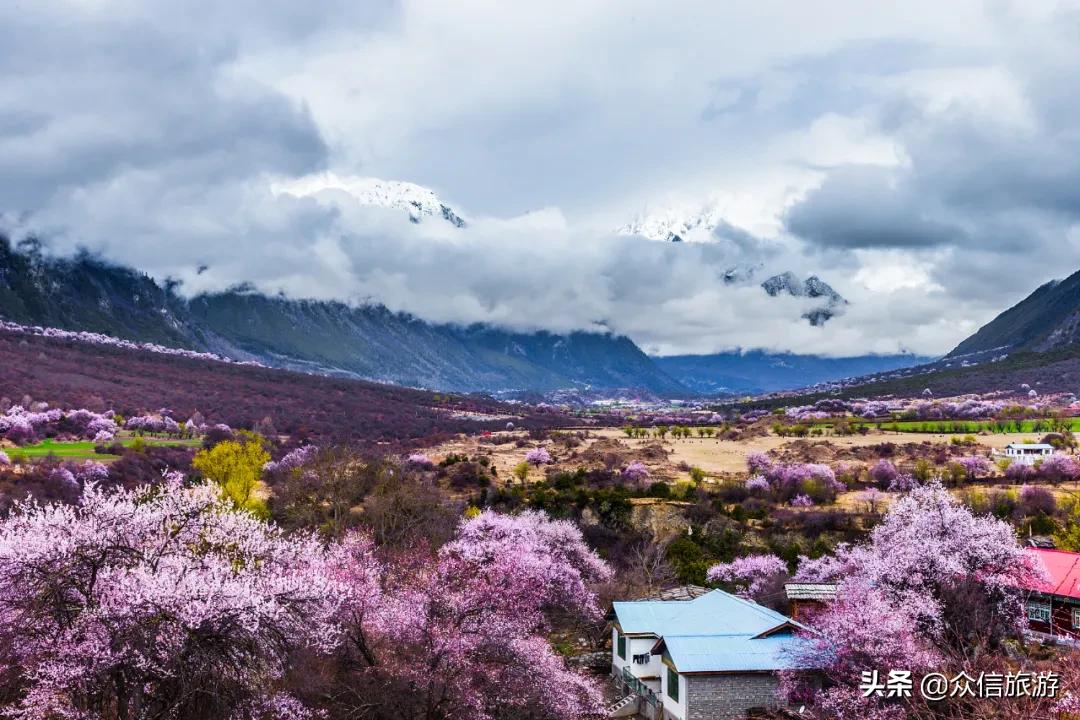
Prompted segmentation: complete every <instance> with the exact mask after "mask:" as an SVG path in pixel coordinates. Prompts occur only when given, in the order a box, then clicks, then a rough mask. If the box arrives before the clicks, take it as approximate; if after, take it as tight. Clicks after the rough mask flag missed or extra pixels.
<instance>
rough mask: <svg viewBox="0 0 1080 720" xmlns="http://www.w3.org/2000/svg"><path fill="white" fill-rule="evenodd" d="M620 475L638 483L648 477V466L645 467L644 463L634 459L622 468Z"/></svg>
mask: <svg viewBox="0 0 1080 720" xmlns="http://www.w3.org/2000/svg"><path fill="white" fill-rule="evenodd" d="M622 476H623V478H625V479H626V480H628V481H629V482H632V483H635V484H640V483H644V482H646V481H647V480H648V479H649V477H650V473H649V468H647V467H645V463H643V462H641V461H640V460H635V461H634V462H632V463H630V464H629V465H627V466H626V467H624V468H623V469H622Z"/></svg>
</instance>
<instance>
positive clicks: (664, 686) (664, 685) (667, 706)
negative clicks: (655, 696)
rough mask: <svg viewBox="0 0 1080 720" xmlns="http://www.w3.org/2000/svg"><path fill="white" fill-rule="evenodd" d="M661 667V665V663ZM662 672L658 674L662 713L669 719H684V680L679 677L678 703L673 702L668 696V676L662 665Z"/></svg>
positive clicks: (664, 666)
mask: <svg viewBox="0 0 1080 720" xmlns="http://www.w3.org/2000/svg"><path fill="white" fill-rule="evenodd" d="M661 665H663V664H662V663H661ZM663 668H664V669H663V672H662V673H660V695H661V697H662V698H663V700H664V712H665V713H667V714H668V715H670V716H671V717H674V718H678V720H685V719H686V691H687V687H686V678H685V677H684V676H682V675H679V702H675V701H674V700H672V699H671V696H670V695H668V674H667V666H666V665H663Z"/></svg>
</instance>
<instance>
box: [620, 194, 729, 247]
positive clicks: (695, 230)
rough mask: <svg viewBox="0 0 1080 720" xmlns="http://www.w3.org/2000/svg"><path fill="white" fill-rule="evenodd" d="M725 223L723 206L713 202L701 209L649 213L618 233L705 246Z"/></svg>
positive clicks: (676, 207)
mask: <svg viewBox="0 0 1080 720" xmlns="http://www.w3.org/2000/svg"><path fill="white" fill-rule="evenodd" d="M725 222H726V221H725V220H724V213H723V210H722V209H721V207H720V205H719V203H716V202H710V203H706V204H704V205H701V206H698V207H694V206H692V205H681V206H672V207H666V208H662V209H657V210H654V211H652V212H650V211H649V210H646V211H644V212H641V213H638V214H637V215H636V216H634V218H633V219H632V220H631V221H630V222H628V223H626V224H625V225H623V226H622V227H619V228H616V229H615V232H616V233H617V234H619V235H640V236H641V237H644V238H648V239H649V240H661V241H665V242H705V241H708V240H711V239H714V238H713V237H712V231H713V230H714V229H715V228H716V227H717V226H719V225H721V224H722V223H725Z"/></svg>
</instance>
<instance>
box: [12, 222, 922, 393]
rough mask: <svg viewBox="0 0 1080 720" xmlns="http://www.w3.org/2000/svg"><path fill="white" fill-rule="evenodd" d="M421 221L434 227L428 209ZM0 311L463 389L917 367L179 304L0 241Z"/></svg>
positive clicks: (279, 299)
mask: <svg viewBox="0 0 1080 720" xmlns="http://www.w3.org/2000/svg"><path fill="white" fill-rule="evenodd" d="M429 217H431V216H429ZM434 217H435V218H437V219H436V221H437V222H443V219H442V217H441V215H436V216H434ZM0 317H3V318H4V319H8V320H12V321H15V322H19V323H24V324H35V325H42V326H48V327H60V328H65V329H72V330H89V331H93V332H100V333H104V334H107V335H114V336H117V337H120V338H125V339H132V340H139V341H147V342H155V343H159V344H163V345H168V346H175V347H186V348H192V349H198V350H208V351H211V352H216V353H219V354H221V355H224V356H227V357H231V358H234V359H238V360H258V361H259V362H262V363H264V364H267V365H271V366H275V367H284V368H290V369H294V370H301V371H305V372H313V373H320V374H326V375H337V376H346V377H355V378H362V379H367V380H375V381H380V382H388V383H395V384H399V385H406V386H412V387H423V388H432V389H439V390H453V391H465V392H476V391H481V392H512V391H521V390H533V391H548V390H556V389H567V388H581V389H591V390H599V391H614V390H625V389H635V390H639V391H641V392H644V393H647V394H655V395H662V396H673V395H674V396H678V395H693V394H697V393H704V394H718V393H730V392H739V393H745V392H751V391H759V390H772V389H779V388H794V387H799V386H802V385H808V384H812V383H815V382H820V381H821V380H833V379H838V378H841V377H846V376H848V375H851V374H859V373H863V372H873V371H876V370H883V369H889V368H893V367H899V366H902V365H903V364H911V363H913V362H916V361H917V359H911V358H909V357H908V356H901V357H889V356H881V357H878V356H870V357H866V358H855V359H850V360H835V359H822V358H815V357H812V356H799V355H791V354H781V355H772V354H770V353H763V352H757V353H748V354H739V353H723V354H719V355H712V356H687V357H683V358H649V357H648V356H647V355H646V354H645V353H644V352H642V350H641V349H640V348H639V347H638V346H637V345H636V344H635V343H634V342H633V341H632V340H631V339H630V338H628V337H625V336H621V335H617V334H613V333H598V332H568V333H555V332H548V331H537V332H514V331H509V330H504V329H500V328H497V327H494V326H491V325H484V324H472V325H467V326H463V325H454V324H446V323H432V322H427V321H424V320H422V319H420V318H417V317H415V316H413V315H409V314H407V313H395V312H392V311H390V310H389V309H387V308H386V307H385V306H383V305H380V304H377V303H369V304H363V305H356V306H353V305H348V304H345V303H341V302H333V301H318V300H303V299H291V298H288V297H285V296H283V295H275V296H268V295H266V294H263V293H260V292H257V291H255V290H254V289H252V288H251V287H249V286H237V287H235V288H232V289H230V290H228V291H224V292H215V293H202V294H198V295H195V296H193V297H190V298H185V297H183V296H182V295H180V294H179V293H178V292H177V288H176V286H175V285H174V284H173V283H169V282H165V283H158V282H157V281H155V280H154V279H153V278H151V277H149V276H148V275H146V274H144V273H141V272H138V271H136V270H133V269H130V268H125V267H122V266H117V265H114V264H111V263H108V262H105V261H103V260H101V259H99V258H96V257H94V256H92V255H90V254H87V253H82V254H79V255H76V256H73V257H69V258H65V257H50V256H46V255H44V254H43V253H42V250H41V248H40V246H39V245H38V244H37V243H36V242H34V241H27V242H23V243H21V244H19V246H18V247H13V246H12V244H11V242H10V241H9V240H8V239H6V238H2V237H0ZM755 378H760V379H755Z"/></svg>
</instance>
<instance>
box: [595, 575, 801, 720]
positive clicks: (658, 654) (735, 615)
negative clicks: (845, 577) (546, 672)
mask: <svg viewBox="0 0 1080 720" xmlns="http://www.w3.org/2000/svg"><path fill="white" fill-rule="evenodd" d="M612 615H613V618H612V624H613V628H612V653H611V670H612V675H613V677H614V679H615V684H616V687H617V689H619V690H620V691H621V696H620V697H621V698H622V699H621V700H619V702H617V703H616V704H615V705H613V706H612V708H611V715H612V716H613V717H625V716H630V715H641V716H644V717H646V718H649V719H650V720H726V719H727V718H739V717H744V716H745V714H746V712H747V711H748V710H750V709H752V708H763V707H771V706H775V705H776V704H777V699H776V696H775V691H776V686H777V682H778V679H777V676H776V673H777V671H780V670H800V669H804V670H805V669H809V668H798V667H796V664H795V662H794V660H793V658H792V656H791V653H790V651H791V650H792V649H794V648H795V646H796V645H798V644H799V643H801V642H803V640H801V639H800V638H799V637H798V636H797V635H796V631H797V630H800V629H804V628H803V627H802V626H801V625H799V624H798V623H797V622H795V621H793V620H791V619H790V618H788V617H785V616H784V615H781V614H780V613H778V612H775V611H773V610H770V609H769V608H766V607H763V606H761V605H758V604H757V603H754V602H751V601H749V600H744V599H742V598H739V597H736V596H734V595H731V594H729V593H726V592H724V591H723V590H713V591H712V592H709V593H706V594H705V595H702V596H700V597H697V598H694V599H692V600H634V601H627V602H616V603H614V606H613V609H612Z"/></svg>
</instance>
